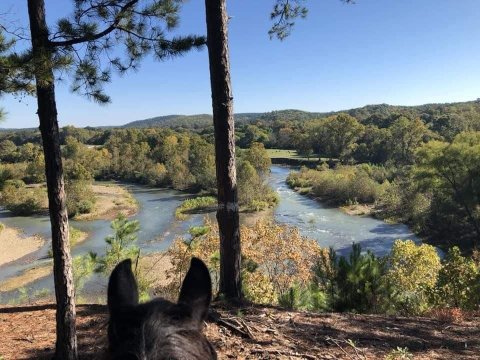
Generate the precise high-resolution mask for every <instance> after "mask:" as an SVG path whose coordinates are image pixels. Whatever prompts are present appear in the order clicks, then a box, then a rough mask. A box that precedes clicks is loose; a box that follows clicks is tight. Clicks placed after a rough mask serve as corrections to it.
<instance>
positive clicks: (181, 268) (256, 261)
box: [160, 219, 321, 304]
mask: <svg viewBox="0 0 480 360" xmlns="http://www.w3.org/2000/svg"><path fill="white" fill-rule="evenodd" d="M205 225H206V226H207V227H208V228H209V229H210V231H209V232H208V233H206V234H204V235H201V236H198V237H195V238H191V239H182V238H178V239H176V240H175V241H174V243H173V245H172V246H171V247H170V249H169V250H168V254H169V256H170V259H171V262H172V265H173V266H172V268H171V269H170V270H168V271H167V278H168V279H169V280H170V285H169V286H166V287H165V288H163V289H160V291H161V292H163V293H164V294H167V295H169V296H170V297H172V296H175V294H176V292H178V290H179V287H180V284H181V280H182V278H183V276H184V275H185V273H186V271H187V270H188V265H189V261H190V258H191V257H192V256H197V257H199V258H201V259H202V260H203V261H205V263H206V264H207V266H208V267H209V269H210V272H211V274H212V281H213V284H214V288H216V287H218V279H219V271H220V267H219V243H218V238H219V235H218V228H217V226H216V225H214V224H212V223H210V221H209V220H208V219H207V220H206V223H205ZM241 233H242V256H243V262H242V265H243V268H242V276H243V280H244V287H245V294H246V296H247V298H248V299H250V300H252V301H255V302H259V303H269V304H276V303H278V301H279V298H280V297H283V296H286V294H287V293H288V292H289V291H290V288H292V287H300V288H308V287H309V286H310V284H311V281H312V279H313V273H312V271H311V269H312V267H313V265H314V264H315V263H316V262H317V258H318V256H319V253H320V252H321V249H320V247H319V245H318V244H317V242H316V241H314V240H310V239H306V238H304V237H302V236H301V235H300V233H299V231H298V229H296V228H293V227H289V226H287V225H278V224H274V223H270V222H265V221H259V222H257V223H256V224H255V225H254V226H253V227H250V228H247V227H245V226H242V228H241Z"/></svg>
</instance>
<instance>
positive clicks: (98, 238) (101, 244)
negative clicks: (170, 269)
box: [0, 166, 417, 303]
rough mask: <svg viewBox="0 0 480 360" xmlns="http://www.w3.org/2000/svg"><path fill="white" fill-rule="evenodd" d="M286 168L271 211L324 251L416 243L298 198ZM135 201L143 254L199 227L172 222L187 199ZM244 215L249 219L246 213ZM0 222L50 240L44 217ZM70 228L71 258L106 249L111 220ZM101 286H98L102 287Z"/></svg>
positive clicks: (3, 271) (138, 193)
mask: <svg viewBox="0 0 480 360" xmlns="http://www.w3.org/2000/svg"><path fill="white" fill-rule="evenodd" d="M290 171H291V168H289V167H282V166H272V168H271V174H270V178H269V183H270V185H271V186H272V188H273V189H275V190H276V191H277V192H278V194H279V197H280V203H279V205H278V206H277V208H276V209H275V211H274V218H275V220H276V221H278V222H279V223H285V224H289V225H293V226H296V227H298V228H299V229H300V231H301V233H302V235H304V236H307V237H309V238H312V239H315V240H317V241H318V243H319V244H320V245H321V246H323V247H330V246H332V247H333V248H335V249H336V250H337V251H338V252H339V253H341V254H345V253H348V251H349V249H350V248H351V244H352V242H358V243H361V244H362V248H363V249H369V250H372V251H373V252H374V253H376V254H378V255H384V254H385V253H387V252H388V251H389V250H390V248H391V246H392V243H393V241H394V240H395V239H407V238H408V239H414V240H417V239H416V238H415V236H414V234H412V232H411V231H410V230H409V229H408V227H407V226H405V225H402V224H395V225H392V224H386V223H384V222H383V221H381V220H377V219H374V218H372V217H368V216H350V215H347V214H345V213H344V212H342V211H340V210H338V209H337V208H330V207H327V206H324V205H322V204H320V203H319V202H317V201H315V200H313V199H311V198H309V197H306V196H303V195H300V194H297V193H296V192H295V191H293V190H291V189H290V188H289V187H288V186H287V184H286V183H285V179H286V177H287V175H288V173H289V172H290ZM125 186H126V187H127V188H128V190H129V191H131V192H132V194H133V196H134V197H135V198H136V200H137V201H138V203H139V211H138V213H137V214H136V215H135V216H133V217H132V218H133V219H136V220H138V221H139V222H140V226H141V230H140V232H139V234H138V245H139V246H140V248H141V249H142V252H143V253H148V252H153V251H162V250H165V249H167V248H168V246H170V244H171V243H172V241H173V239H174V238H175V237H177V236H182V235H185V234H187V232H188V229H189V228H190V227H191V226H196V225H200V224H201V223H202V222H203V219H204V217H205V214H195V215H191V216H189V217H188V219H187V220H185V221H177V220H175V215H174V213H175V209H176V208H177V207H178V206H179V205H180V204H181V203H182V201H183V200H185V199H186V198H187V197H188V195H186V194H184V193H181V192H178V191H175V190H169V189H152V188H146V187H142V186H138V185H125ZM247 216H248V215H247ZM0 222H2V223H4V224H5V225H6V226H9V227H17V228H20V229H23V230H24V231H25V233H26V234H27V235H32V234H39V235H41V236H43V237H44V238H47V239H48V238H49V236H50V235H49V234H50V222H49V219H48V217H46V216H30V217H13V216H10V214H9V213H8V212H7V211H2V212H0ZM71 225H72V226H74V227H76V228H78V229H80V230H83V231H86V232H88V233H89V237H88V239H87V240H86V241H84V242H83V243H81V244H79V245H78V246H76V247H75V248H74V249H73V255H74V256H76V255H81V254H85V253H87V252H88V251H94V252H97V253H99V254H102V253H104V251H105V241H104V239H105V237H106V236H107V235H109V234H111V229H110V221H108V220H94V221H71ZM49 246H50V244H48V243H47V244H45V246H43V247H42V248H41V249H40V250H38V251H37V252H35V253H33V254H30V255H28V256H26V257H24V258H22V259H19V260H18V261H15V262H12V263H9V264H5V265H3V266H0V281H3V280H5V279H7V278H9V277H12V276H14V275H17V274H19V273H21V272H22V271H25V270H27V269H29V268H31V267H32V266H34V265H40V264H42V263H45V262H48V261H49V260H48V258H47V252H48V249H49ZM52 284H53V280H52V277H51V276H48V277H46V278H43V279H41V280H38V281H36V282H34V283H32V284H30V285H28V287H29V288H31V289H33V290H35V289H43V288H49V289H51V288H52ZM104 285H105V284H104V283H102V286H104ZM17 295H18V292H17V291H13V292H10V293H0V296H1V298H0V303H1V302H6V301H8V300H9V299H12V298H14V297H15V296H17Z"/></svg>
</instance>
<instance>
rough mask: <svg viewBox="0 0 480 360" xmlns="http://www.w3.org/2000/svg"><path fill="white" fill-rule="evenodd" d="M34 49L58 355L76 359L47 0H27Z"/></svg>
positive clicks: (70, 269) (64, 358)
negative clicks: (46, 193)
mask: <svg viewBox="0 0 480 360" xmlns="http://www.w3.org/2000/svg"><path fill="white" fill-rule="evenodd" d="M28 14H29V19H30V32H31V37H32V49H33V55H34V61H35V80H36V89H37V103H38V112H37V113H38V118H39V120H40V132H41V134H42V141H43V152H44V155H45V172H46V178H47V189H48V208H49V212H50V222H51V227H52V249H53V277H54V282H55V296H56V300H57V313H56V320H57V329H56V330H57V339H56V349H55V357H56V359H62V360H74V359H76V358H77V338H76V334H75V298H74V287H73V276H72V258H71V256H70V245H69V240H68V239H69V234H68V216H67V208H66V201H65V200H66V199H65V190H64V181H63V166H62V157H61V153H60V137H59V131H58V121H57V105H56V103H55V85H54V75H53V68H52V50H51V48H50V46H49V41H48V28H47V24H46V21H45V4H44V0H28Z"/></svg>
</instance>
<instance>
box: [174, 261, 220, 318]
mask: <svg viewBox="0 0 480 360" xmlns="http://www.w3.org/2000/svg"><path fill="white" fill-rule="evenodd" d="M211 299H212V280H211V278H210V272H209V271H208V268H207V266H206V265H205V264H204V263H203V261H202V260H200V259H198V258H192V261H191V263H190V269H189V270H188V272H187V275H186V276H185V279H184V280H183V284H182V289H181V290H180V296H179V297H178V303H179V304H185V305H188V306H189V307H190V308H191V309H192V316H193V318H194V319H195V320H197V321H198V322H199V323H200V322H202V321H203V320H205V318H206V317H207V313H208V307H209V306H210V301H211Z"/></svg>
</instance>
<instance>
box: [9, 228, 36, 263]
mask: <svg viewBox="0 0 480 360" xmlns="http://www.w3.org/2000/svg"><path fill="white" fill-rule="evenodd" d="M44 243H45V240H44V239H42V238H41V237H40V236H38V235H32V236H25V235H24V233H23V232H22V231H21V230H19V229H15V228H9V227H4V228H3V229H2V230H1V232H0V266H1V265H4V264H7V263H9V262H12V261H15V260H18V259H20V258H22V257H24V256H27V255H28V254H31V253H33V252H35V251H37V250H38V249H40V248H41V247H42V246H43V245H44Z"/></svg>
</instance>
